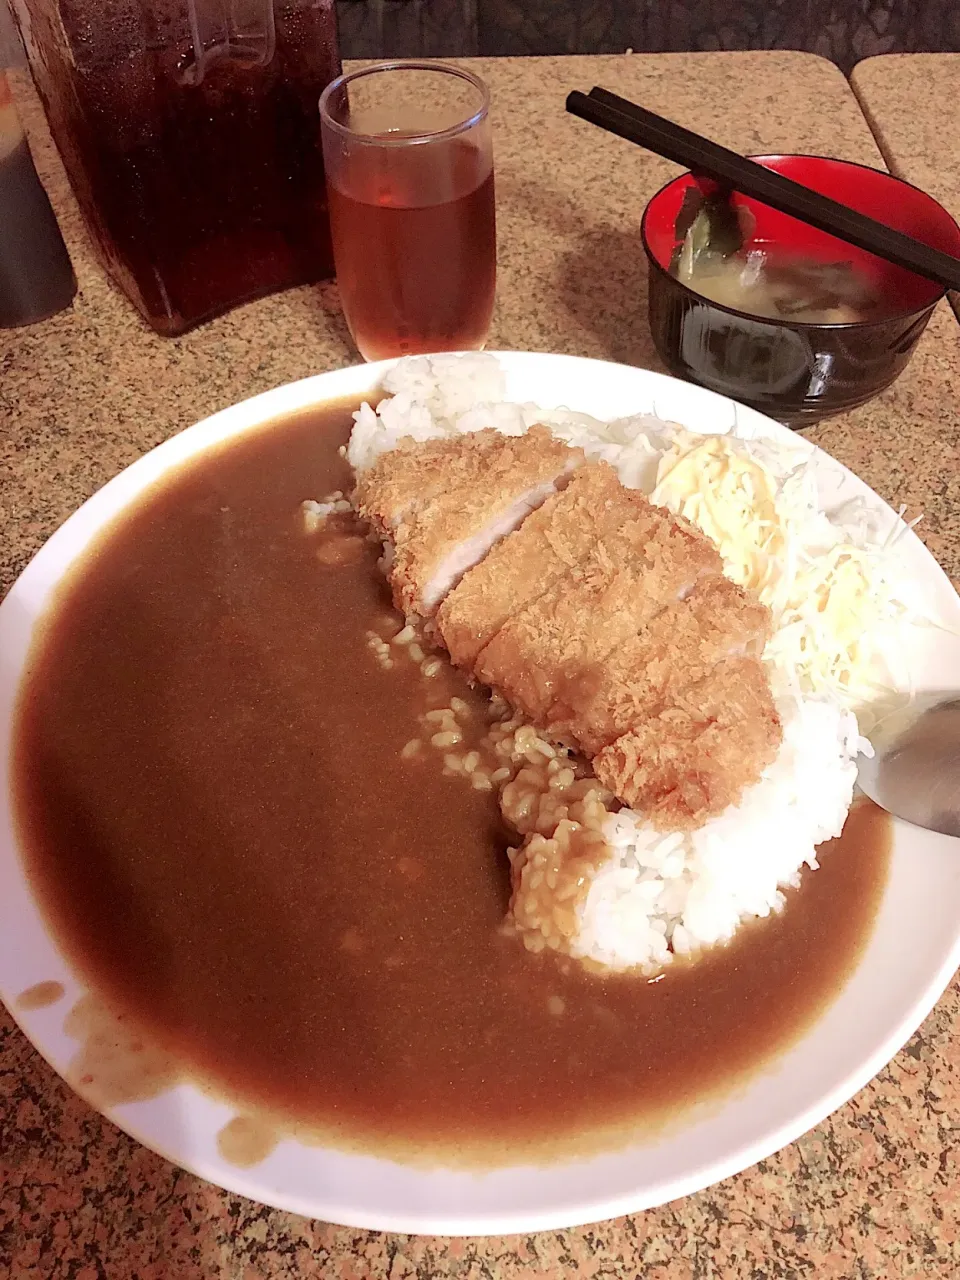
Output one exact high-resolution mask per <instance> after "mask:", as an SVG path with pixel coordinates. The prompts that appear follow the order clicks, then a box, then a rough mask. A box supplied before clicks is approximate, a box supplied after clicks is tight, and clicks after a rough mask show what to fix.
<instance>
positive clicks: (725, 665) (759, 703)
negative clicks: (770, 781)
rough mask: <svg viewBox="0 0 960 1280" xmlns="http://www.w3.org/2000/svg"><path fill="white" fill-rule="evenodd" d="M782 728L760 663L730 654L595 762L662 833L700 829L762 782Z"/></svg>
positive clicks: (617, 791) (638, 723) (622, 795)
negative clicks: (748, 788) (732, 656)
mask: <svg viewBox="0 0 960 1280" xmlns="http://www.w3.org/2000/svg"><path fill="white" fill-rule="evenodd" d="M781 737H782V732H781V726H780V719H779V717H778V716H777V713H776V709H775V707H774V705H773V699H772V697H771V694H770V686H769V683H768V681H767V678H766V675H765V673H764V671H763V668H762V666H761V664H760V662H759V661H758V660H757V659H756V658H753V657H742V658H728V659H725V660H724V661H723V662H720V663H718V664H717V666H716V667H714V668H713V670H712V671H711V672H710V673H709V674H707V675H706V676H704V677H703V679H702V680H701V681H699V682H698V683H697V684H693V685H689V686H687V687H686V688H684V689H683V690H682V691H679V692H678V693H677V694H676V696H675V697H672V698H671V699H670V700H668V701H667V702H666V704H665V705H664V706H663V708H662V709H661V710H660V711H659V713H657V714H654V715H650V716H648V717H646V718H642V717H641V718H638V719H637V721H636V723H635V724H634V726H633V727H632V728H631V729H630V730H629V732H627V733H625V734H623V735H621V737H619V738H617V739H616V741H615V742H613V743H611V744H610V745H609V746H607V747H604V748H603V750H601V751H600V752H599V753H598V754H597V755H596V756H594V759H593V768H594V772H595V773H596V775H597V778H598V779H599V780H600V782H602V783H603V784H604V786H606V787H609V788H610V790H611V791H613V792H614V793H615V794H616V795H617V796H619V797H620V799H621V800H623V802H624V803H625V804H627V805H629V806H630V807H631V808H634V809H636V810H638V812H640V813H642V814H644V816H645V817H646V818H647V819H648V820H649V821H650V822H651V823H652V824H653V825H654V826H656V827H658V828H660V829H661V830H663V831H684V830H691V829H694V828H696V827H700V826H702V825H703V824H704V822H706V821H707V820H708V819H709V818H713V817H716V816H717V814H720V813H722V812H723V811H724V809H726V808H727V807H728V806H729V805H731V804H737V803H738V802H739V800H740V797H741V795H742V794H743V790H744V788H745V787H748V786H750V785H751V784H753V783H755V782H759V780H760V776H761V774H762V773H763V770H764V769H765V768H766V767H767V766H768V765H769V764H771V763H772V762H773V760H774V758H775V757H776V754H777V751H778V749H779V747H780V742H781Z"/></svg>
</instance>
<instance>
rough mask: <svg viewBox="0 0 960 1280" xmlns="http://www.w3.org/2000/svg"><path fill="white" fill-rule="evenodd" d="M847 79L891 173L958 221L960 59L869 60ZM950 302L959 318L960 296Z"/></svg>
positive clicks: (910, 55)
mask: <svg viewBox="0 0 960 1280" xmlns="http://www.w3.org/2000/svg"><path fill="white" fill-rule="evenodd" d="M850 79H851V83H852V85H853V89H854V92H855V93H856V95H857V97H858V99H859V100H860V106H861V108H862V110H863V113H864V115H865V116H866V118H867V122H868V123H869V125H870V128H871V129H872V130H873V133H874V136H875V137H876V140H877V143H878V145H879V147H880V150H881V152H882V153H883V158H884V161H885V162H886V166H887V168H888V169H889V170H890V172H891V173H895V174H897V176H898V177H900V178H905V179H906V180H907V182H912V183H914V184H915V185H916V186H918V187H922V188H923V190H924V191H929V193H930V195H932V196H933V197H934V199H936V200H939V201H940V203H941V204H942V205H943V206H944V207H945V208H947V209H949V210H950V212H951V213H952V214H953V216H954V217H955V218H958V219H960V152H958V150H957V146H956V139H957V136H958V133H960V94H958V88H960V53H903V54H900V53H891V54H886V55H885V56H884V57H881V58H867V59H865V60H864V61H863V62H861V63H858V65H857V66H856V67H854V69H853V73H852V75H851V77H850ZM950 300H951V303H952V305H953V309H954V311H955V312H956V314H957V316H958V317H960V295H958V294H956V293H954V294H951V299H950Z"/></svg>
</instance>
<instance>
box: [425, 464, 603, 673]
mask: <svg viewBox="0 0 960 1280" xmlns="http://www.w3.org/2000/svg"><path fill="white" fill-rule="evenodd" d="M622 492H623V490H622V488H621V485H620V481H619V480H618V479H617V473H616V472H615V471H614V470H613V468H612V467H609V466H607V464H606V463H595V462H587V463H584V464H583V466H581V467H579V468H578V469H577V470H576V471H575V472H574V473H573V476H572V478H571V480H570V482H569V484H567V485H566V487H565V488H564V489H562V490H561V491H560V492H559V493H555V494H553V495H552V496H551V497H549V498H548V499H547V500H546V502H544V503H543V505H542V506H541V507H539V508H538V509H537V510H536V511H534V512H533V514H532V515H529V516H527V518H526V520H524V522H523V524H522V525H521V526H520V527H519V529H517V530H515V531H514V532H513V533H511V534H510V536H509V537H508V538H502V539H501V540H500V542H498V543H497V545H496V546H495V547H493V549H492V550H491V551H490V552H489V553H488V554H487V556H486V557H485V559H483V560H481V561H480V563H479V564H478V565H475V566H474V568H472V569H470V570H469V571H468V572H467V573H465V574H464V575H463V577H462V578H461V579H460V582H459V583H458V584H457V586H455V587H454V589H453V590H452V591H451V592H450V594H449V595H448V596H447V598H446V599H445V600H444V602H443V604H442V605H441V606H440V608H439V609H438V610H437V623H436V625H437V631H438V632H439V634H440V637H441V639H442V640H443V643H444V644H445V645H446V647H447V650H448V651H449V653H450V657H451V658H452V659H453V661H454V663H456V665H457V666H459V667H463V668H465V669H467V670H471V669H472V668H473V665H474V663H475V661H476V659H477V655H478V654H479V653H480V650H481V649H482V648H483V647H484V645H485V644H487V643H488V642H489V641H490V640H491V639H492V638H493V637H494V636H495V635H496V633H497V632H498V631H499V630H500V628H501V627H502V626H503V624H504V623H505V622H506V621H507V619H508V618H509V617H511V615H513V614H516V613H518V612H519V611H520V610H521V609H523V608H524V607H525V606H526V605H528V604H530V603H531V602H532V601H533V600H536V599H537V597H538V596H541V595H542V594H543V593H544V592H545V591H547V590H548V589H549V588H550V587H551V586H553V584H554V583H555V582H557V580H558V579H560V578H562V577H563V576H564V575H565V574H567V573H569V572H570V570H571V569H575V568H576V567H577V566H578V565H579V564H581V563H582V562H583V561H585V560H587V559H588V558H589V556H590V551H591V548H592V546H593V545H594V542H595V541H596V539H598V538H604V537H608V536H609V535H610V534H611V533H613V532H615V530H616V528H617V526H618V525H619V524H620V523H621V522H622V519H623V508H622V504H621V502H620V497H619V495H620V494H621V493H622Z"/></svg>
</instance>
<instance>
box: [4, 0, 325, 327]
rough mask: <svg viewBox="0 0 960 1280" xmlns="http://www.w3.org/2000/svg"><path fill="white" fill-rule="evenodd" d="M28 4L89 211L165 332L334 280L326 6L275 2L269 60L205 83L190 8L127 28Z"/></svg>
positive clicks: (113, 260) (142, 9) (208, 72)
mask: <svg viewBox="0 0 960 1280" xmlns="http://www.w3.org/2000/svg"><path fill="white" fill-rule="evenodd" d="M197 3H198V4H199V5H201V6H202V5H203V4H207V3H209V0H197ZM18 7H20V8H21V9H22V10H26V12H27V14H28V15H29V17H30V22H31V26H32V27H33V32H32V37H31V41H30V43H31V45H32V46H33V51H32V52H33V56H32V57H31V63H32V66H33V71H34V76H35V78H36V80H37V83H38V88H39V89H40V92H41V95H42V96H43V98H44V102H45V106H46V108H47V114H48V116H49V119H50V123H51V127H52V130H53V133H54V136H55V138H56V141H57V145H58V147H59V148H60V152H61V154H62V156H63V160H64V164H65V165H66V168H67V171H68V174H69V176H70V179H71V182H72V184H73V187H74V190H75V192H76V194H77V197H78V199H79V201H80V204H81V206H82V208H83V211H84V214H85V215H86V218H87V221H88V223H89V225H90V228H91V230H92V232H93V234H94V237H95V239H96V241H97V243H98V245H99V247H100V250H101V252H102V254H103V256H104V258H105V260H106V264H107V266H108V268H109V270H110V272H111V274H112V275H113V276H114V277H115V278H116V280H117V282H118V283H119V284H120V285H121V287H122V288H123V289H124V291H125V292H126V293H127V294H128V295H129V296H130V298H131V299H132V301H133V302H134V303H135V304H136V306H137V307H138V308H139V310H140V311H141V312H142V314H143V315H144V317H145V318H146V319H147V320H148V321H149V322H150V323H151V324H152V325H153V327H154V328H155V329H157V330H158V331H159V332H161V333H166V334H175V333H180V332H183V331H184V330H185V329H189V328H191V327H192V326H193V325H196V324H198V323H199V322H200V321H202V320H205V319H208V318H210V317H211V316H214V315H217V314H219V313H221V312H223V311H225V310H227V309H229V308H230V307H232V306H235V305H236V304H237V303H239V302H243V301H246V300H249V299H252V298H254V297H257V296H260V295H263V294H267V293H271V292H274V291H275V290H277V289H282V288H286V287H288V286H290V285H294V284H302V283H307V282H309V281H313V280H319V279H323V278H326V277H329V276H331V275H332V274H333V260H332V254H331V249H330V238H329V223H328V218H327V207H326V191H325V184H324V173H323V158H322V155H321V149H320V140H319V119H318V113H317V101H318V99H319V96H320V93H321V92H322V91H323V89H324V88H325V86H326V85H327V83H328V82H329V81H330V80H331V79H333V77H334V76H336V75H337V74H338V73H339V69H340V68H339V58H338V54H337V43H336V28H335V16H334V13H333V9H332V7H331V6H330V5H328V4H327V3H326V2H321V3H318V4H315V5H313V4H311V5H308V4H306V3H304V2H303V0H297V2H289V3H284V2H283V0H275V4H274V10H275V29H276V42H275V50H274V52H273V54H272V57H270V59H269V61H267V62H266V64H265V65H257V64H256V62H255V61H252V60H251V61H249V62H246V63H244V62H243V61H242V60H240V59H237V58H234V57H231V58H226V57H223V58H219V59H217V58H214V59H213V60H212V61H210V63H209V65H208V66H207V67H206V69H205V72H204V74H203V76H202V78H201V79H200V82H199V83H191V67H192V64H193V62H194V49H193V42H192V36H191V31H190V25H189V21H188V7H187V3H186V0H140V3H139V4H138V5H135V6H130V7H129V9H130V10H132V11H133V15H134V16H133V17H131V13H130V12H129V11H127V8H126V7H125V11H124V13H123V14H122V15H120V18H121V19H122V18H125V19H126V20H127V21H126V24H125V23H124V22H123V21H121V20H120V19H114V18H112V17H111V11H110V10H103V9H101V8H100V7H99V5H97V4H96V3H95V2H94V0H59V4H57V5H54V4H48V3H43V4H41V3H40V0H19V3H18ZM58 14H59V21H60V22H62V32H61V31H60V30H59V22H58V21H57V16H58ZM37 50H39V51H40V52H39V54H38V53H37ZM194 78H195V77H194Z"/></svg>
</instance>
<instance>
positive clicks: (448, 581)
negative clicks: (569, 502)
mask: <svg viewBox="0 0 960 1280" xmlns="http://www.w3.org/2000/svg"><path fill="white" fill-rule="evenodd" d="M433 443H434V442H433V441H430V442H428V443H427V444H426V445H423V446H421V450H420V451H421V455H422V456H425V457H426V460H427V462H428V463H429V467H430V471H431V473H432V470H433V466H434V465H435V464H436V465H438V466H439V467H441V468H442V472H443V482H442V483H441V484H437V485H433V484H431V486H430V487H429V489H428V490H426V491H420V490H419V489H418V488H417V486H418V483H419V482H418V480H417V477H416V473H415V472H412V471H411V469H410V468H409V465H408V464H409V458H404V459H403V461H402V463H401V464H400V470H399V472H396V471H395V470H394V463H393V462H392V457H393V454H392V453H386V454H383V455H382V456H381V457H380V458H379V459H378V460H377V462H376V463H374V465H373V467H372V468H371V469H370V471H371V472H372V474H368V475H366V476H365V477H364V478H363V482H362V485H361V486H360V487H359V490H358V506H359V510H360V513H361V515H363V516H364V517H365V518H366V519H367V520H369V521H370V522H371V524H373V526H374V528H376V529H377V530H378V532H380V533H381V536H383V537H384V538H385V541H386V543H387V546H388V548H389V549H392V554H390V555H388V562H389V569H388V574H389V578H390V584H391V587H392V589H393V598H394V602H395V603H396V605H397V607H398V608H399V609H400V610H402V612H403V613H404V614H405V615H406V616H407V617H412V616H418V617H421V618H431V617H432V615H433V614H434V613H435V611H436V608H437V606H438V605H439V604H440V602H441V601H442V600H443V598H444V597H445V596H446V594H447V593H448V592H449V591H450V589H451V588H452V587H453V586H455V585H456V583H457V582H459V580H460V579H461V578H462V577H463V575H464V574H465V573H466V571H467V570H468V569H470V568H472V567H473V566H474V565H475V564H477V563H478V562H479V561H481V560H482V559H483V558H484V556H486V554H487V553H488V552H489V551H490V549H491V547H493V546H494V545H495V544H496V543H497V542H498V541H499V540H500V539H501V538H503V537H504V536H505V535H507V534H508V533H510V532H511V531H512V530H514V529H516V528H517V526H518V525H520V524H521V523H522V522H523V520H524V519H525V517H527V516H528V515H529V514H530V512H531V511H534V510H536V508H537V507H539V506H540V505H541V504H542V503H543V502H544V501H546V499H547V498H548V497H550V495H551V494H553V493H555V492H556V491H557V489H558V488H560V487H562V485H563V484H564V482H565V481H566V480H567V479H568V477H569V475H570V473H571V472H572V471H573V470H574V469H575V468H576V467H578V466H579V465H580V463H581V462H582V461H583V452H582V450H580V449H571V448H569V447H568V446H567V445H565V444H562V443H561V442H560V441H558V440H555V439H554V438H553V436H552V435H551V434H550V432H549V431H548V430H547V429H546V427H539V426H536V427H531V428H530V430H529V431H528V432H527V433H526V434H525V435H522V436H504V435H501V434H500V433H498V432H496V431H493V430H490V429H487V430H484V431H478V432H476V433H473V434H471V435H467V436H462V437H460V439H459V440H458V441H456V442H455V443H456V445H457V446H458V447H457V448H456V449H453V450H450V449H443V450H436V451H434V450H433V449H431V447H430V446H431V445H432V444H433ZM436 443H440V442H436ZM443 443H444V444H446V443H447V442H443ZM398 474H399V475H400V480H399V482H398V481H397V479H396V476H397V475H398ZM404 488H406V489H410V490H411V493H410V494H409V495H408V496H405V495H404V493H403V489H404ZM398 512H400V514H399V515H398V514H397V513H398ZM391 521H392V522H393V523H391Z"/></svg>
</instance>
